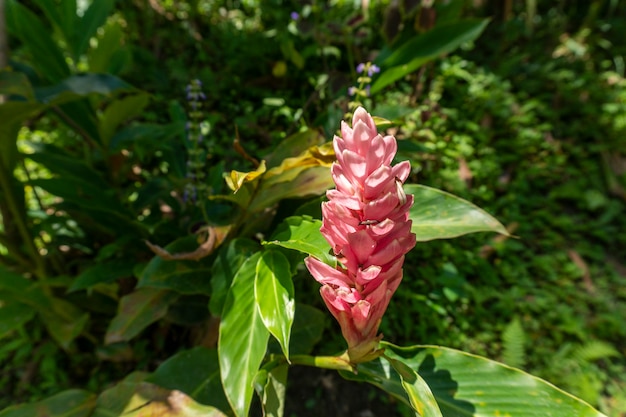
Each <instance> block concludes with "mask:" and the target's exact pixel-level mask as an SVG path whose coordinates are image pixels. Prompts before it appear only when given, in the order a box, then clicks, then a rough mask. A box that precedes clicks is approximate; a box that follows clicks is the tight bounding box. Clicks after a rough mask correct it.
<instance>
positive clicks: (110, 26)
mask: <svg viewBox="0 0 626 417" xmlns="http://www.w3.org/2000/svg"><path fill="white" fill-rule="evenodd" d="M123 39H124V31H123V29H122V26H121V24H120V21H118V20H111V19H110V20H109V21H108V22H106V23H105V25H104V26H103V27H102V29H101V30H100V31H98V44H97V46H96V47H95V48H90V49H89V51H88V52H87V62H89V71H91V72H99V73H113V74H117V71H114V68H113V66H114V61H115V60H116V58H117V57H120V56H122V55H123V54H124V50H125V49H123V44H122V43H123Z"/></svg>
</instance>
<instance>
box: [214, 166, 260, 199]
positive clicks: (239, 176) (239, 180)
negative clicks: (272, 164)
mask: <svg viewBox="0 0 626 417" xmlns="http://www.w3.org/2000/svg"><path fill="white" fill-rule="evenodd" d="M265 171H266V168H265V161H261V163H260V164H259V166H258V167H257V169H255V170H254V171H250V172H241V171H234V170H233V171H230V174H229V175H225V177H224V178H225V180H226V185H228V187H229V188H230V189H231V190H233V191H234V192H235V193H236V192H237V191H239V189H240V188H241V187H242V186H243V184H244V183H246V182H252V181H254V180H256V179H257V178H259V177H260V176H261V175H263V173H265Z"/></svg>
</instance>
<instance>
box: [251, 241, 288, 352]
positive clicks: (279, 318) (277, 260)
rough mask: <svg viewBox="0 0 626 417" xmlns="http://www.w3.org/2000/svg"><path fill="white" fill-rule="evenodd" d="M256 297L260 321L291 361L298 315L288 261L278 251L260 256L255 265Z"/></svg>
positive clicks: (264, 252)
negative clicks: (290, 356) (290, 347)
mask: <svg viewBox="0 0 626 417" xmlns="http://www.w3.org/2000/svg"><path fill="white" fill-rule="evenodd" d="M254 296H255V298H256V304H257V307H258V309H259V313H260V314H261V320H263V324H265V327H266V328H267V330H269V332H270V333H271V334H272V335H273V336H274V337H275V338H276V339H277V340H278V342H279V343H280V346H281V347H282V349H283V353H284V354H285V357H287V358H289V339H290V336H291V326H292V324H293V318H294V313H295V300H294V289H293V281H292V280H291V268H290V266H289V260H287V258H286V257H285V255H283V254H282V253H280V252H279V251H277V250H271V249H270V250H267V251H263V252H262V253H261V257H260V258H259V261H258V263H257V265H256V279H255V280H254Z"/></svg>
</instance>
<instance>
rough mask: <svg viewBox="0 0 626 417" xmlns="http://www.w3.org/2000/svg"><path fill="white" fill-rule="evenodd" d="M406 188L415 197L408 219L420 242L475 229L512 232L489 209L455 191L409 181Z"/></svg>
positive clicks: (470, 231) (446, 237) (457, 234)
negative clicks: (469, 200) (454, 192)
mask: <svg viewBox="0 0 626 417" xmlns="http://www.w3.org/2000/svg"><path fill="white" fill-rule="evenodd" d="M404 191H405V192H406V193H407V194H413V196H414V197H415V203H414V204H413V207H411V211H410V213H409V218H410V219H411V220H412V221H413V225H412V227H411V231H412V232H413V233H415V235H416V238H417V241H418V242H425V241H428V240H435V239H449V238H453V237H457V236H461V235H465V234H468V233H476V232H496V233H501V234H503V235H508V234H509V233H508V232H507V230H506V228H505V227H504V226H503V225H502V224H501V223H500V222H499V221H497V220H496V219H495V218H493V217H492V216H491V215H489V214H488V213H487V212H486V211H484V210H482V209H480V208H479V207H477V206H475V205H474V204H472V203H470V202H468V201H466V200H463V199H461V198H459V197H456V196H454V195H452V194H448V193H446V192H444V191H441V190H437V189H435V188H430V187H426V186H424V185H419V184H406V185H405V186H404Z"/></svg>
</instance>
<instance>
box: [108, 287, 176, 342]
mask: <svg viewBox="0 0 626 417" xmlns="http://www.w3.org/2000/svg"><path fill="white" fill-rule="evenodd" d="M176 298H178V294H176V293H174V292H172V291H166V290H159V289H153V288H140V289H137V290H135V291H133V292H132V293H130V294H128V295H125V296H124V297H122V299H121V300H120V305H119V309H118V311H117V315H116V316H115V317H114V318H113V320H112V321H111V323H110V324H109V328H108V329H107V333H106V336H105V343H106V344H111V343H116V342H123V341H127V340H130V339H132V338H133V337H135V336H137V335H138V334H139V333H140V332H141V331H142V330H143V329H145V328H146V327H148V326H149V325H150V324H152V323H154V322H155V321H157V320H159V319H160V318H162V317H164V316H165V314H166V313H167V309H168V307H169V305H170V303H172V302H173V301H174V300H176Z"/></svg>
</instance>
